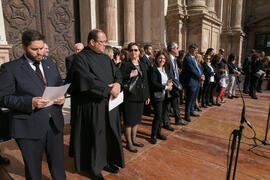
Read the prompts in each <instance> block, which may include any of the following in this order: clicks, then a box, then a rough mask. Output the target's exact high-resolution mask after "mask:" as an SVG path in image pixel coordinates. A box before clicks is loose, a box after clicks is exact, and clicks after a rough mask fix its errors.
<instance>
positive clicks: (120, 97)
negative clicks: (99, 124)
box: [109, 91, 124, 111]
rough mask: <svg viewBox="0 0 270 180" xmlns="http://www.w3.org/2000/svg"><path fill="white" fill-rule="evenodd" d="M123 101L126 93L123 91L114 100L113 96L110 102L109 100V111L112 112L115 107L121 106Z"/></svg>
mask: <svg viewBox="0 0 270 180" xmlns="http://www.w3.org/2000/svg"><path fill="white" fill-rule="evenodd" d="M123 101H124V93H123V91H121V92H120V93H119V95H118V96H117V97H116V98H114V99H113V98H112V96H111V97H110V100H109V111H111V110H112V109H114V108H115V107H117V106H119V104H121V103H122V102H123Z"/></svg>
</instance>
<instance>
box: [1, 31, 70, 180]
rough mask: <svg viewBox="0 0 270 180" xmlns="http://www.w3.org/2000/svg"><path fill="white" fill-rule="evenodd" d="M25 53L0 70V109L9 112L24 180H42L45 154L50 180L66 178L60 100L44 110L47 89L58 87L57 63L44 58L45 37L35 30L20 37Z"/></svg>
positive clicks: (59, 79) (60, 81) (59, 83)
mask: <svg viewBox="0 0 270 180" xmlns="http://www.w3.org/2000/svg"><path fill="white" fill-rule="evenodd" d="M22 48H23V50H24V51H25V54H24V55H23V56H22V57H20V58H19V59H16V60H14V61H11V62H8V63H5V64H3V65H2V66H1V71H0V82H1V83H0V106H2V107H7V108H9V109H10V116H11V119H10V123H11V135H12V137H13V138H15V140H16V142H17V144H18V146H19V148H20V150H21V153H22V156H23V160H24V165H25V177H26V179H27V180H29V179H37V180H41V177H42V173H41V163H42V156H43V152H44V151H45V152H46V155H47V160H48V164H49V169H50V172H51V176H52V179H57V180H64V179H66V175H65V169H64V149H63V148H64V147H63V133H62V132H63V127H64V118H63V114H62V104H63V103H64V102H65V98H64V97H59V98H58V99H56V100H55V101H54V102H53V105H51V106H48V107H46V105H47V104H48V103H49V102H50V100H49V99H44V98H42V97H41V96H42V94H43V92H44V89H45V87H46V86H60V85H62V80H61V77H60V75H59V72H58V70H57V67H56V64H55V63H54V62H52V61H51V60H49V59H47V58H46V59H45V58H43V56H44V36H43V35H42V34H40V33H39V32H37V31H35V30H27V31H25V32H24V33H23V34H22Z"/></svg>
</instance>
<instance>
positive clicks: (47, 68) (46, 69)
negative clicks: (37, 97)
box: [41, 59, 51, 86]
mask: <svg viewBox="0 0 270 180" xmlns="http://www.w3.org/2000/svg"><path fill="white" fill-rule="evenodd" d="M41 64H42V68H43V71H44V76H45V81H46V84H47V86H49V84H50V69H51V67H50V65H49V64H48V63H47V61H46V59H43V60H42V61H41Z"/></svg>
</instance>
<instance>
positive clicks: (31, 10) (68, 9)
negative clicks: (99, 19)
mask: <svg viewBox="0 0 270 180" xmlns="http://www.w3.org/2000/svg"><path fill="white" fill-rule="evenodd" d="M2 6H3V12H4V13H3V14H4V21H5V29H6V33H7V41H8V44H10V45H12V49H11V50H10V52H9V55H10V59H11V60H13V59H17V58H19V57H20V56H22V54H23V49H22V48H21V35H22V32H24V31H25V30H27V29H35V30H38V31H40V32H41V33H43V34H44V35H45V37H46V42H47V43H48V45H49V48H50V56H51V58H52V59H53V60H54V61H55V62H56V64H57V65H58V67H59V70H60V74H61V76H62V78H65V71H66V69H65V62H64V60H65V57H67V56H69V55H70V54H72V53H73V44H74V39H75V30H74V18H73V17H74V15H73V14H74V13H73V11H74V10H73V1H71V0H69V1H68V0H46V1H43V0H23V1H20V0H2Z"/></svg>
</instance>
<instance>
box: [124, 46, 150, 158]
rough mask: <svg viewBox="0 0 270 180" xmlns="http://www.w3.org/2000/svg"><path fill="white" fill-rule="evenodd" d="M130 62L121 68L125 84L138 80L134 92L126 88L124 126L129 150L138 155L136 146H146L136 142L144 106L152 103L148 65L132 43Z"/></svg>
mask: <svg viewBox="0 0 270 180" xmlns="http://www.w3.org/2000/svg"><path fill="white" fill-rule="evenodd" d="M128 51H129V54H128V55H129V58H130V59H129V60H128V61H126V62H124V63H123V64H122V66H121V68H120V70H121V71H122V75H123V84H124V86H125V84H128V82H129V81H130V80H132V79H134V78H138V80H137V82H136V85H135V87H134V89H133V90H132V91H130V90H128V88H126V89H125V90H124V91H125V92H124V94H125V96H124V104H123V114H124V125H125V137H126V141H127V146H126V148H127V150H129V151H131V152H134V153H136V152H137V151H138V150H137V149H136V148H134V146H138V147H143V146H144V144H142V143H139V142H137V141H136V134H137V128H138V124H140V123H141V119H142V114H143V108H144V104H146V105H147V104H149V103H150V98H149V97H150V96H149V87H148V81H147V67H146V64H144V63H142V62H140V60H139V54H140V51H139V46H138V45H137V44H136V43H134V42H132V43H129V45H128Z"/></svg>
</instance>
